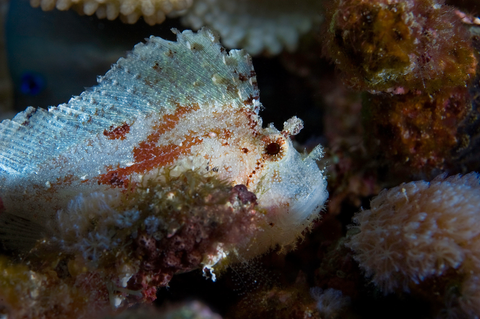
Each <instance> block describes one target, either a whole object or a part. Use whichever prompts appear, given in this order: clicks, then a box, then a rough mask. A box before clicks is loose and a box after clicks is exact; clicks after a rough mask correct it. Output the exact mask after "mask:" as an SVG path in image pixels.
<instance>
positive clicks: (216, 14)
mask: <svg viewBox="0 0 480 319" xmlns="http://www.w3.org/2000/svg"><path fill="white" fill-rule="evenodd" d="M319 11H320V1H312V0H301V1H295V2H292V1H289V0H280V1H279V0H277V1H272V0H243V1H238V0H196V1H195V2H194V4H193V6H192V7H191V8H190V9H189V10H188V11H187V13H186V14H185V16H184V17H183V18H182V22H183V23H184V24H185V25H187V26H188V27H191V28H193V29H200V28H201V27H202V26H208V27H210V28H212V29H214V30H216V31H217V32H219V33H220V35H221V37H222V39H223V44H224V45H225V46H226V47H229V48H244V49H245V50H247V52H249V53H250V54H252V55H257V54H259V53H262V52H265V53H267V54H278V53H280V51H282V49H283V48H286V49H287V50H289V51H293V50H294V49H296V47H297V43H298V39H299V36H301V35H303V34H305V33H306V32H307V31H309V30H310V29H311V28H312V25H313V24H314V23H316V22H319V21H320V12H319Z"/></svg>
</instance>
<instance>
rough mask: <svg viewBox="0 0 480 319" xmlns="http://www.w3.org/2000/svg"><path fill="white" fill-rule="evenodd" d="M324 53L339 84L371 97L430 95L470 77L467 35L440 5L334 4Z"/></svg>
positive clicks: (360, 0) (355, 0)
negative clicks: (342, 80)
mask: <svg viewBox="0 0 480 319" xmlns="http://www.w3.org/2000/svg"><path fill="white" fill-rule="evenodd" d="M327 12H328V13H327V22H328V31H327V32H326V39H325V40H326V43H325V48H326V49H327V51H328V55H329V56H330V57H331V58H332V60H333V61H334V62H335V63H336V65H337V66H338V68H339V69H340V70H341V71H342V74H343V76H344V78H345V82H346V83H347V84H348V85H349V86H352V87H354V88H356V89H360V90H368V91H371V92H378V91H387V92H401V91H408V90H422V91H424V92H428V93H431V92H435V91H437V90H440V89H443V88H446V87H450V88H451V87H456V86H465V85H466V84H467V83H468V82H469V81H470V80H471V79H472V78H473V76H474V74H475V66H476V62H475V60H476V59H475V57H474V53H473V49H472V46H471V44H470V41H469V38H468V34H467V32H466V30H465V29H464V27H463V26H462V23H461V19H460V18H459V17H458V16H457V15H456V14H455V10H454V9H453V8H452V7H449V6H445V5H443V2H442V1H437V0H421V1H413V0H409V1H383V0H377V1H366V0H336V1H335V2H334V4H332V6H331V7H330V9H329V10H327Z"/></svg>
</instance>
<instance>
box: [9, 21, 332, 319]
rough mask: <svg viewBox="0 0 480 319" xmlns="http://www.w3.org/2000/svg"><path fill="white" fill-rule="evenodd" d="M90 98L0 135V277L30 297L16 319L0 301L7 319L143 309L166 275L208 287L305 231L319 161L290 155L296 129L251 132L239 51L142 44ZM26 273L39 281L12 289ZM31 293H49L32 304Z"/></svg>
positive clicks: (154, 41)
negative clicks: (3, 256) (7, 272)
mask: <svg viewBox="0 0 480 319" xmlns="http://www.w3.org/2000/svg"><path fill="white" fill-rule="evenodd" d="M98 82H99V85H98V86H96V87H94V88H91V89H89V90H87V91H86V92H84V93H82V94H81V95H80V96H78V97H74V98H72V99H71V100H70V101H69V102H68V104H62V105H59V106H57V107H52V108H50V109H49V110H48V111H46V110H43V109H34V108H28V109H27V110H26V111H24V112H21V113H19V114H18V115H17V116H16V117H15V118H14V119H13V120H11V121H10V120H6V121H4V122H2V123H1V124H0V132H1V138H0V152H1V154H2V157H1V159H0V170H1V172H2V174H1V177H0V199H1V203H2V206H1V209H2V211H1V214H0V225H1V228H0V229H1V230H0V239H1V240H2V242H3V244H4V245H5V248H6V249H7V250H10V251H15V252H16V253H17V254H19V256H20V258H19V259H18V260H13V261H12V263H13V262H15V263H17V264H15V265H14V264H11V265H10V266H8V267H13V268H11V269H12V270H11V271H15V269H18V270H19V273H18V275H15V276H17V277H18V281H19V282H20V283H19V285H20V286H18V289H20V290H22V291H25V292H28V293H27V294H26V295H25V296H24V298H26V300H25V302H24V303H23V304H22V308H21V309H18V308H17V306H16V304H15V302H13V303H12V302H11V301H9V299H8V296H10V295H11V293H10V290H8V289H10V288H8V289H7V286H2V285H0V296H4V297H3V300H5V301H6V304H7V306H6V308H5V309H7V311H10V313H12V315H14V316H16V315H15V314H16V313H17V312H18V313H24V314H25V315H19V317H25V318H44V317H49V315H48V313H49V311H51V310H52V309H55V311H56V314H55V317H56V318H68V317H72V316H73V317H79V318H82V317H91V316H93V315H94V313H98V314H101V313H108V312H109V311H111V308H112V307H113V309H117V310H121V309H124V308H125V307H128V306H130V305H132V304H134V303H137V302H151V301H153V300H154V299H155V298H156V294H155V292H156V288H157V287H164V286H167V285H168V283H169V281H170V279H171V278H172V276H173V275H175V274H176V273H179V272H186V271H190V270H193V269H197V268H201V269H203V272H204V275H205V276H207V277H211V278H212V279H213V280H215V278H216V273H215V271H214V268H215V269H218V268H219V269H220V270H221V269H222V268H224V267H225V266H228V264H229V263H231V262H234V261H237V260H247V259H249V258H252V257H254V256H257V255H259V254H262V253H264V252H266V251H268V250H269V249H271V248H274V247H276V246H277V245H278V246H280V247H282V249H288V248H291V247H293V246H294V245H295V241H296V239H297V238H298V237H299V236H300V235H301V233H302V231H304V230H305V229H306V228H308V226H309V225H310V223H311V221H312V220H313V219H315V218H317V217H318V213H319V211H320V210H321V209H322V207H323V203H324V202H325V200H326V197H327V192H326V182H325V179H324V177H323V175H322V171H321V170H320V169H319V168H318V166H317V164H316V162H315V160H316V159H318V158H319V157H321V155H322V150H321V147H320V146H318V147H317V148H315V149H314V150H313V151H312V152H311V153H310V154H300V153H298V152H297V151H296V150H295V148H294V147H293V145H292V142H291V140H290V136H291V135H295V134H297V133H298V132H299V131H300V130H301V128H302V127H303V122H302V121H301V120H300V119H298V118H296V117H293V118H291V119H290V120H288V121H286V122H285V123H284V128H283V130H282V131H278V130H277V129H275V127H274V126H273V125H270V126H268V127H267V128H262V120H261V118H260V117H259V116H258V111H259V109H260V108H261V104H260V102H259V92H258V87H257V84H256V77H255V72H254V70H253V66H252V63H251V59H250V57H249V56H248V54H246V53H245V52H244V51H237V50H232V51H230V52H229V53H227V52H226V50H225V49H223V48H222V47H221V46H220V44H219V43H218V39H217V38H216V37H215V36H214V35H213V34H212V33H211V32H210V31H208V30H206V29H202V30H201V31H199V32H198V33H193V32H191V31H184V32H183V33H178V32H177V42H170V41H165V40H163V39H160V38H155V37H151V38H150V39H149V40H148V42H147V44H139V45H137V46H136V47H135V49H134V50H133V51H132V52H131V53H130V54H129V55H128V57H127V58H125V59H120V60H119V61H118V62H117V64H116V65H114V66H113V67H112V69H111V70H110V71H109V72H108V73H107V74H106V75H105V76H104V77H100V78H99V79H98ZM46 137H47V138H46ZM17 267H19V268H17ZM9 269H10V268H9ZM26 271H27V272H31V274H33V275H32V276H33V277H34V278H40V279H38V280H37V279H36V280H34V281H31V280H33V279H29V281H28V282H24V283H21V282H22V279H21V278H23V277H22V276H24V274H25V272H26ZM15 276H13V277H15ZM32 276H30V277H29V278H33V277H32ZM27 277H28V276H27ZM25 278H26V277H25ZM5 280H6V279H5ZM16 280H17V279H16ZM44 282H48V285H50V286H51V287H52V289H48V290H45V291H44V292H43V293H42V298H41V299H38V298H37V297H35V296H34V295H35V293H33V294H32V291H33V290H35V289H44V286H45V285H46V284H44ZM37 284H38V285H40V286H42V287H36V285H37ZM15 287H17V286H15ZM61 287H63V288H61ZM60 288H61V289H66V290H67V291H68V292H66V293H65V294H63V293H58V295H57V294H56V293H57V292H58V289H60ZM12 289H13V288H12ZM15 289H16V288H15ZM78 291H80V292H81V293H82V294H83V295H84V296H85V298H86V299H88V302H84V301H85V299H82V300H83V301H82V300H80V301H78V300H77V299H76V298H75V297H74V294H76V293H77V292H78ZM62 298H68V300H70V301H71V302H70V303H68V302H66V301H65V300H63V299H62ZM44 299H48V302H47V303H45V304H42V300H44ZM65 303H67V304H71V305H72V306H71V307H68V309H67V308H65V309H64V308H62V307H61V306H59V305H60V304H65ZM57 304H58V305H57ZM32 307H33V308H32ZM72 312H73V315H72Z"/></svg>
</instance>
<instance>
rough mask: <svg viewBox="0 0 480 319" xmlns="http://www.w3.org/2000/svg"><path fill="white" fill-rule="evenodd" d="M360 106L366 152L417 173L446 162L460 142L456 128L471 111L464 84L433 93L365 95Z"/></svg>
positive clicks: (442, 166) (449, 160) (460, 132)
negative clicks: (364, 129) (362, 114)
mask: <svg viewBox="0 0 480 319" xmlns="http://www.w3.org/2000/svg"><path fill="white" fill-rule="evenodd" d="M363 106H364V127H365V128H366V131H367V140H368V141H367V145H368V149H369V151H370V152H371V153H372V154H378V155H379V157H380V158H381V159H382V160H383V161H385V162H387V163H396V164H399V165H401V166H402V165H403V166H408V167H409V168H411V169H414V170H417V171H419V170H423V171H429V170H431V169H434V168H436V169H443V168H446V167H447V165H448V164H449V163H450V164H451V163H452V161H453V155H454V151H455V150H456V149H457V148H458V147H460V146H461V145H462V144H463V143H464V141H465V139H464V136H463V134H462V131H461V130H460V128H461V126H462V125H463V122H464V120H465V119H466V118H467V116H468V115H469V113H470V112H471V110H472V104H471V99H470V94H469V90H468V88H466V87H455V88H450V89H445V90H442V91H440V92H438V93H436V94H420V93H413V92H410V93H407V94H401V95H394V96H389V95H385V94H379V95H374V94H368V95H365V96H364V105H363Z"/></svg>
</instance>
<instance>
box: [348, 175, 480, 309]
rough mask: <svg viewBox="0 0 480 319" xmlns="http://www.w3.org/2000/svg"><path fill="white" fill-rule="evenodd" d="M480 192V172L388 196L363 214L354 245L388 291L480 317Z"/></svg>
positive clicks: (413, 186)
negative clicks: (410, 295)
mask: <svg viewBox="0 0 480 319" xmlns="http://www.w3.org/2000/svg"><path fill="white" fill-rule="evenodd" d="M479 190H480V182H479V175H478V174H476V173H470V174H467V175H465V176H461V175H456V176H452V177H449V178H445V177H444V176H439V177H437V178H436V179H434V180H433V181H431V182H424V181H418V182H410V183H407V184H401V185H400V186H398V187H395V188H392V189H390V190H384V191H382V192H381V193H380V194H379V195H378V196H377V197H376V198H375V199H374V200H373V201H372V202H371V208H370V209H369V210H365V211H362V212H360V213H357V214H356V215H355V217H354V222H355V224H356V225H355V226H352V228H351V229H350V235H349V241H348V242H347V244H346V246H347V247H349V248H351V249H352V250H353V251H354V253H355V256H354V258H355V260H357V261H358V263H359V265H360V267H361V268H362V269H363V270H364V271H365V274H366V276H371V277H372V281H373V283H375V285H377V286H378V287H379V288H380V289H381V290H382V291H383V292H385V293H389V292H393V291H402V290H403V291H408V290H410V291H412V293H415V294H417V295H421V296H426V297H427V298H428V299H429V300H431V301H432V302H436V303H439V304H443V307H444V309H446V310H445V311H460V312H463V313H467V314H469V313H476V315H478V314H479V313H478V307H479V304H478V302H479V300H478V298H476V296H478V293H479V292H478V291H479V288H480V286H479V285H478V280H475V278H476V277H477V276H478V274H479V271H480V267H479V265H480V263H479V261H480V230H479V228H478V224H479V223H480V214H479V211H478V209H479V207H480V195H479V194H480V193H479Z"/></svg>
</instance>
